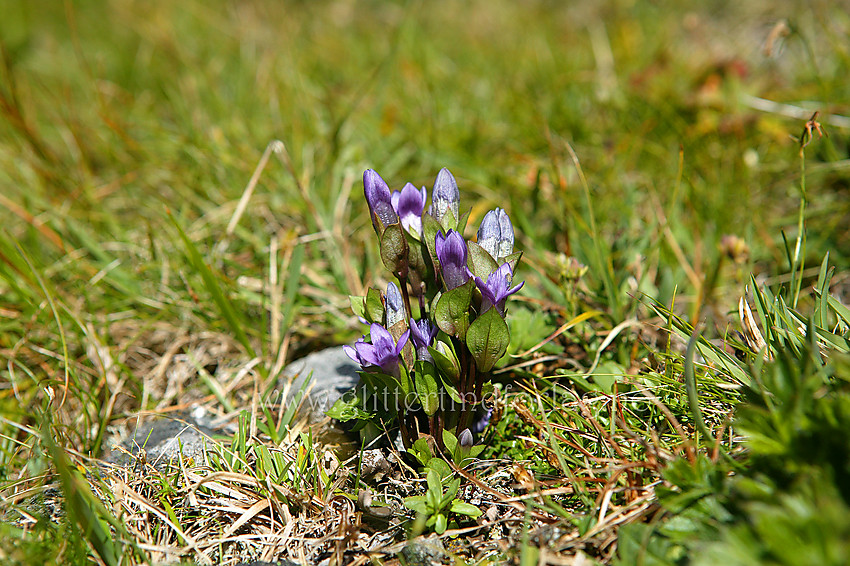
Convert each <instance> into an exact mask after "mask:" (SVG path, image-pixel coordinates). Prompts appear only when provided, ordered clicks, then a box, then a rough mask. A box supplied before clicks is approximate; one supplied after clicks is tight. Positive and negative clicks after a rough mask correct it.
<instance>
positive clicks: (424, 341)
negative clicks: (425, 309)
mask: <svg viewBox="0 0 850 566" xmlns="http://www.w3.org/2000/svg"><path fill="white" fill-rule="evenodd" d="M439 331H440V329H439V328H437V327H436V326H433V325H431V323H430V322H429V321H428V319H427V318H423V319H422V320H419V321H416V320H413V319H412V318H411V319H410V340H411V341H412V342H413V346H414V347H416V357H417V358H419V359H420V360H425V361H429V362H433V361H434V358H432V357H431V354H430V353H429V352H428V346H430V345H431V344H433V343H434V338H436V337H437V332H439Z"/></svg>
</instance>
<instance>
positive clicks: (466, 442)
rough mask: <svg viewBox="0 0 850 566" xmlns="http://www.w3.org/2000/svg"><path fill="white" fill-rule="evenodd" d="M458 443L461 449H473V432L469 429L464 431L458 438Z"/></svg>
mask: <svg viewBox="0 0 850 566" xmlns="http://www.w3.org/2000/svg"><path fill="white" fill-rule="evenodd" d="M457 443H458V444H459V445H460V446H461V448H465V449H469V448H472V432H471V431H470V430H469V429H468V428H465V429H463V430H462V431H461V433H460V434H459V435H458V436H457Z"/></svg>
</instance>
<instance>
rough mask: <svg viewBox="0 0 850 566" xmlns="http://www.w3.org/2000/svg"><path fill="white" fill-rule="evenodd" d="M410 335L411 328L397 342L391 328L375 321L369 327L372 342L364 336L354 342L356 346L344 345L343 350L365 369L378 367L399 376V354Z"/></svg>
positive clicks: (389, 373)
mask: <svg viewBox="0 0 850 566" xmlns="http://www.w3.org/2000/svg"><path fill="white" fill-rule="evenodd" d="M409 336H410V329H408V330H405V331H404V334H402V335H401V336H400V337H399V339H398V343H396V342H395V340H393V337H392V335H391V334H390V332H389V330H387V329H386V328H384V327H383V326H381V325H380V324H378V323H376V322H373V323H372V326H370V327H369V337H370V338H371V340H372V343H371V344H370V343H368V342H366V340H365V338H366V337H365V336H364V337H362V338H360V340H358V341H357V342H355V343H354V347H351V346H343V350H345V353H346V354H347V355H348V357H349V358H351V359H352V360H354V361H355V362H357V363H358V364H360V367H362V368H363V369H367V368H370V367H378V368H380V369H381V371H382V372H384V373H386V374H388V375H394V376H398V360H399V355H400V354H401V349H402V348H404V345H405V344H407V338H408V337H409Z"/></svg>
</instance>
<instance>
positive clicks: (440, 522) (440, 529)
mask: <svg viewBox="0 0 850 566" xmlns="http://www.w3.org/2000/svg"><path fill="white" fill-rule="evenodd" d="M446 216H448V214H447V215H446ZM448 523H449V521H448V519H447V518H446V516H445V515H443V514H442V513H437V520H436V522H435V523H434V531H435V532H436V533H437V534H438V535H441V534H443V533H444V532H446V528H447V527H448V526H449V524H448Z"/></svg>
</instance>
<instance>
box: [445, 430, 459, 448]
mask: <svg viewBox="0 0 850 566" xmlns="http://www.w3.org/2000/svg"><path fill="white" fill-rule="evenodd" d="M443 444H445V445H446V450H448V451H449V452H450V453H453V452H454V451H455V448H457V437H456V436H455V435H454V434H453V433H452V431H450V430H449V429H447V428H444V429H443Z"/></svg>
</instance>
